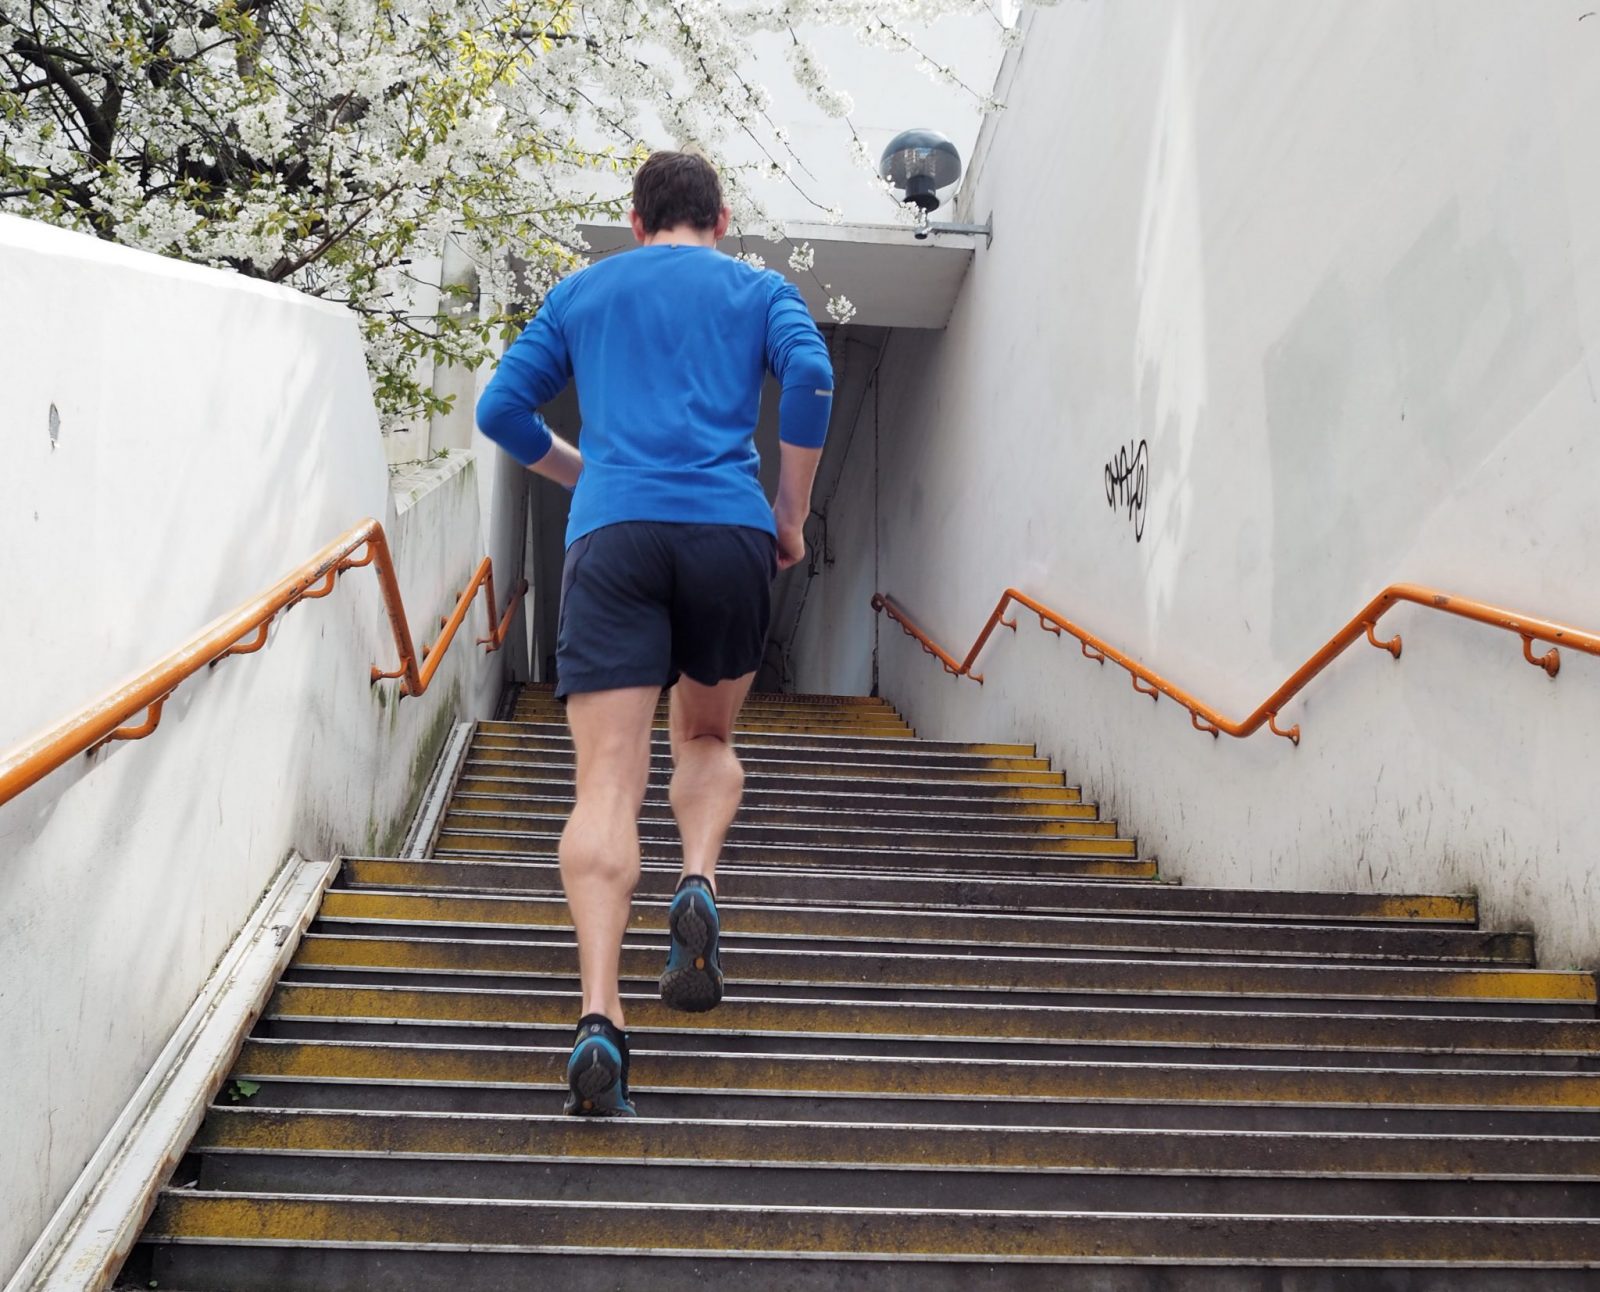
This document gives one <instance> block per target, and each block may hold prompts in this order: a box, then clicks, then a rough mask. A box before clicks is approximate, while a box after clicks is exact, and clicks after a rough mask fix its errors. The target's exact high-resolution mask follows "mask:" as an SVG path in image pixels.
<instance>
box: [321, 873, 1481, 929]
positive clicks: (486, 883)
mask: <svg viewBox="0 0 1600 1292" xmlns="http://www.w3.org/2000/svg"><path fill="white" fill-rule="evenodd" d="M679 873H680V872H679V867H678V866H676V865H673V864H671V863H666V864H662V863H654V862H652V863H650V864H649V865H646V866H645V867H644V868H643V870H642V872H641V875H640V881H639V888H638V890H637V892H638V895H639V896H641V897H657V898H665V897H669V896H671V894H672V892H673V891H674V889H675V888H676V887H677V882H678V876H679ZM338 882H339V884H340V885H341V886H344V887H357V888H411V889H423V888H425V889H429V890H434V891H452V890H453V891H459V892H473V891H476V892H519V893H522V894H525V895H536V894H552V895H555V894H559V893H560V891H561V873H560V868H559V867H558V866H557V865H556V863H555V862H553V861H465V860H445V859H438V858H434V859H430V860H426V861H392V860H385V859H382V858H350V859H347V860H346V861H345V863H344V867H343V869H342V870H341V872H340V875H339V881H338ZM717 882H718V886H719V888H720V890H721V892H722V894H723V897H724V898H725V899H731V898H735V897H736V898H737V899H738V900H739V901H740V902H744V903H752V902H777V903H784V902H789V903H797V904H805V905H813V904H815V905H839V906H855V905H872V906H888V905H910V906H920V907H925V908H928V909H935V910H937V909H940V908H948V909H954V910H964V911H996V910H1005V911H1035V912H1045V911H1052V912H1058V913H1063V914H1065V913H1088V912H1099V913H1102V914H1108V915H1119V916H1127V917H1133V918H1138V917H1148V916H1159V915H1188V916H1193V917H1195V918H1216V919H1226V920H1253V919H1264V920H1274V921H1284V922H1290V921H1298V920H1311V921H1317V922H1338V923H1353V924H1391V923H1407V924H1441V925H1461V926H1464V927H1472V926H1473V925H1475V924H1476V922H1477V900H1476V899H1475V898H1474V897H1472V896H1470V895H1459V896H1427V895H1420V894H1363V893H1308V892H1274V891H1272V890H1270V889H1215V888H1188V887H1184V886H1183V885H1179V884H1163V883H1152V882H1150V881H1140V882H1134V883H1120V882H1117V881H1113V880H1093V881H1082V880H1073V879H1060V878H1056V879H1051V878H1022V879H1017V878H1001V877H987V878H984V877H977V876H973V877H966V876H963V877H961V878H942V877H939V876H934V875H927V874H921V875H916V874H906V873H903V872H901V873H896V872H871V871H865V870H860V871H846V872H829V871H826V870H790V871H780V870H775V869H773V868H770V867H757V866H746V865H739V864H736V863H730V864H726V865H723V866H721V867H719V868H718V872H717Z"/></svg>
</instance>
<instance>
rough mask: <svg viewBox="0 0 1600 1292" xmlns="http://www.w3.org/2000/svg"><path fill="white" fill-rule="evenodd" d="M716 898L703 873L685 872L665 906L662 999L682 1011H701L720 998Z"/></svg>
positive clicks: (720, 978)
mask: <svg viewBox="0 0 1600 1292" xmlns="http://www.w3.org/2000/svg"><path fill="white" fill-rule="evenodd" d="M721 931H722V925H721V922H720V921H719V920H718V919H717V899H716V897H715V895H714V894H713V893H712V891H711V885H710V883H709V882H708V881H707V880H706V879H705V877H704V876H702V875H685V876H684V877H683V879H682V880H681V881H679V883H678V891H677V892H676V893H674V894H673V895H672V905H671V906H670V907H668V908H667V932H668V933H670V934H671V935H672V950H671V951H670V952H669V953H668V955H667V967H666V970H665V972H663V973H662V975H661V999H662V1000H663V1001H665V1002H666V1004H667V1006H668V1007H669V1008H671V1009H676V1010H681V1011H682V1012H684V1013H685V1014H703V1013H705V1011H706V1010H708V1009H715V1008H716V1007H717V1003H718V1002H719V1001H720V1000H721V999H722V965H721V963H720V962H719V961H718V959H717V936H718V934H720V933H721Z"/></svg>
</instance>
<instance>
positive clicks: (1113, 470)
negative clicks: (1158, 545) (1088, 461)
mask: <svg viewBox="0 0 1600 1292" xmlns="http://www.w3.org/2000/svg"><path fill="white" fill-rule="evenodd" d="M1149 485H1150V442H1149V441H1148V440H1140V441H1139V447H1138V448H1134V446H1133V441H1132V440H1129V441H1128V442H1127V444H1125V445H1123V446H1122V447H1121V448H1119V449H1118V450H1117V452H1116V456H1115V457H1113V458H1112V459H1111V461H1109V462H1107V463H1106V502H1107V504H1108V505H1109V506H1110V507H1111V510H1112V511H1117V510H1120V509H1121V508H1124V507H1125V508H1127V511H1128V519H1129V520H1131V521H1132V522H1133V541H1134V542H1135V543H1137V542H1138V541H1139V540H1140V539H1142V538H1143V537H1144V504H1145V499H1146V497H1147V496H1148V491H1149Z"/></svg>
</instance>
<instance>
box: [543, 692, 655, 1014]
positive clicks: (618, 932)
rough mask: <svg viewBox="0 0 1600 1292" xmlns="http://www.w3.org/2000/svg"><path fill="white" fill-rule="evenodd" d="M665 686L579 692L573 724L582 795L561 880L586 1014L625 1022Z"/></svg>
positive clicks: (565, 846) (570, 707)
mask: <svg viewBox="0 0 1600 1292" xmlns="http://www.w3.org/2000/svg"><path fill="white" fill-rule="evenodd" d="M660 694H661V693H660V691H659V690H657V689H656V688H655V687H653V686H643V687H628V688H626V689H624V690H618V691H596V692H593V693H592V694H588V695H575V696H573V697H572V698H571V699H569V700H568V701H567V724H568V725H569V726H570V727H571V728H572V743H573V746H574V748H575V750H576V753H577V762H578V781H577V802H576V804H575V806H574V807H573V809H572V816H571V817H569V818H568V820H567V824H566V828H565V829H564V830H563V831H562V832H561V883H562V886H563V887H564V888H565V889H566V892H567V907H568V909H569V910H570V911H571V912H572V922H573V924H574V925H575V926H576V927H577V930H578V972H579V975H580V977H581V978H582V981H583V1009H582V1013H584V1014H604V1015H605V1016H606V1017H607V1018H609V1019H610V1020H611V1021H612V1022H613V1023H615V1024H616V1025H617V1026H618V1027H619V1028H620V1027H623V1026H624V1020H623V1017H622V996H621V993H620V990H619V988H618V985H617V978H618V973H619V969H620V965H621V958H622V935H623V933H624V932H626V931H627V927H628V913H629V908H630V906H631V904H632V901H633V890H634V887H635V886H636V885H637V884H638V882H639V808H640V807H641V805H642V804H643V803H644V791H645V783H646V781H647V780H648V779H649V775H650V725H651V720H652V718H653V717H654V715H655V707H656V701H657V699H658V698H659V697H660Z"/></svg>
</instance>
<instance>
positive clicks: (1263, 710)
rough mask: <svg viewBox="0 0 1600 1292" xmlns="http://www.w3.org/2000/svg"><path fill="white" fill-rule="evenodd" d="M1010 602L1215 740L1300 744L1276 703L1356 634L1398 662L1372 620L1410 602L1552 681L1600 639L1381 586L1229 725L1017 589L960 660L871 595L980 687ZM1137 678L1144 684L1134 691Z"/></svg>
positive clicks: (1395, 641)
mask: <svg viewBox="0 0 1600 1292" xmlns="http://www.w3.org/2000/svg"><path fill="white" fill-rule="evenodd" d="M1012 602H1016V603H1017V604H1018V605H1022V606H1026V607H1027V608H1028V609H1029V610H1031V611H1033V613H1034V614H1036V615H1037V616H1038V617H1039V627H1040V628H1042V629H1044V630H1045V631H1046V632H1050V633H1054V634H1055V635H1056V636H1058V637H1059V636H1060V635H1061V634H1062V632H1067V633H1070V634H1071V635H1072V636H1074V637H1076V638H1077V639H1078V641H1079V643H1081V649H1082V651H1083V654H1084V656H1085V657H1086V658H1088V659H1092V660H1095V661H1096V662H1097V663H1100V664H1104V663H1105V662H1106V660H1107V659H1110V660H1112V661H1114V662H1115V663H1117V664H1120V665H1121V666H1122V667H1123V668H1125V669H1127V670H1128V672H1129V673H1130V674H1131V675H1132V681H1133V689H1134V690H1135V691H1138V692H1139V693H1140V694H1141V695H1148V696H1150V697H1151V698H1152V699H1155V700H1159V699H1160V698H1161V696H1163V695H1166V696H1170V697H1171V698H1172V699H1174V700H1176V701H1177V702H1178V703H1179V704H1180V705H1182V706H1183V707H1184V708H1185V709H1187V710H1188V711H1189V721H1190V722H1191V723H1192V724H1193V726H1194V727H1195V729H1196V730H1197V731H1203V732H1206V733H1207V734H1208V735H1210V736H1212V737H1215V736H1217V735H1218V734H1219V733H1222V732H1226V733H1227V734H1228V735H1230V736H1237V737H1239V738H1240V739H1243V738H1244V737H1245V736H1249V735H1253V734H1255V732H1256V731H1258V730H1259V729H1260V728H1261V727H1263V726H1265V727H1267V728H1268V729H1269V730H1270V731H1271V732H1272V733H1273V734H1274V735H1277V736H1282V737H1284V738H1285V739H1286V740H1290V741H1292V742H1293V743H1295V744H1296V745H1298V744H1299V743H1300V727H1299V725H1298V724H1296V725H1295V726H1293V727H1289V728H1287V729H1285V728H1283V727H1280V726H1278V714H1279V713H1280V712H1281V711H1282V709H1283V706H1284V705H1285V704H1287V703H1288V702H1289V701H1290V700H1292V699H1293V698H1294V697H1295V696H1296V695H1298V694H1299V693H1300V692H1301V691H1302V690H1304V689H1305V687H1306V685H1307V684H1308V683H1309V682H1310V681H1311V679H1312V678H1314V677H1316V676H1317V674H1319V673H1321V672H1322V670H1323V669H1325V668H1327V666H1328V665H1329V664H1331V663H1332V662H1333V661H1334V660H1335V659H1336V658H1337V657H1338V656H1340V655H1342V654H1343V653H1344V652H1345V650H1346V649H1347V648H1348V647H1349V646H1351V645H1352V644H1353V643H1355V642H1356V641H1359V640H1360V639H1361V638H1362V637H1365V638H1366V639H1367V641H1369V642H1370V643H1371V644H1372V645H1374V646H1376V647H1377V648H1378V649H1379V650H1386V651H1388V652H1389V653H1390V654H1391V655H1393V656H1394V657H1395V658H1396V659H1399V658H1400V638H1399V636H1398V635H1396V636H1395V637H1393V638H1391V639H1390V640H1388V641H1379V640H1378V636H1377V633H1376V631H1375V630H1376V628H1377V624H1378V620H1379V619H1381V618H1382V617H1383V616H1384V614H1385V613H1387V612H1388V611H1389V610H1390V609H1391V608H1393V607H1394V606H1396V605H1398V604H1400V603H1401V602H1410V603H1411V604H1412V605H1418V606H1422V607H1424V608H1425V609H1428V610H1438V611H1441V612H1442V613H1444V614H1447V615H1457V616H1459V617H1460V618H1462V619H1471V620H1473V621H1474V622H1476V623H1480V624H1488V625H1489V626H1490V627H1492V628H1502V629H1504V630H1505V631H1506V632H1510V633H1515V634H1516V635H1517V636H1519V637H1521V638H1522V657H1523V658H1524V659H1525V660H1527V661H1528V663H1530V664H1532V665H1534V666H1536V667H1538V668H1542V669H1543V670H1544V671H1545V672H1546V673H1548V674H1549V675H1550V676H1551V677H1554V676H1555V675H1556V673H1557V672H1559V671H1560V668H1561V652H1560V650H1559V649H1558V647H1560V646H1570V647H1571V648H1572V649H1573V650H1577V651H1582V652H1583V653H1584V654H1586V655H1600V635H1596V634H1595V633H1589V632H1584V631H1583V630H1582V629H1580V628H1572V627H1569V626H1567V625H1566V624H1558V623H1553V622H1551V621H1550V620H1548V619H1535V618H1533V617H1532V616H1531V615H1523V614H1518V613H1517V612H1516V611H1514V610H1503V609H1501V608H1500V607H1499V606H1490V605H1485V604H1484V603H1483V602H1481V601H1471V600H1468V599H1467V598H1466V597H1455V596H1451V595H1450V594H1448V593H1444V592H1438V591H1436V590H1434V589H1433V588H1424V587H1420V586H1418V585H1417V584H1414V583H1395V584H1391V585H1390V586H1389V587H1387V588H1385V589H1384V590H1383V591H1382V592H1380V593H1379V594H1378V595H1377V596H1375V597H1374V598H1373V599H1372V600H1371V601H1369V602H1368V603H1367V604H1366V607H1365V608H1364V609H1363V610H1362V611H1361V613H1360V614H1358V615H1356V616H1355V618H1353V619H1352V620H1350V622H1349V623H1347V624H1346V625H1345V626H1344V627H1343V628H1341V629H1340V630H1339V631H1338V632H1337V633H1335V634H1334V635H1333V637H1331V638H1330V639H1329V640H1328V643H1327V644H1326V645H1325V646H1323V647H1322V649H1321V650H1319V651H1318V652H1317V653H1316V654H1315V655H1313V656H1312V657H1311V658H1310V659H1308V660H1307V661H1306V662H1305V663H1304V664H1302V665H1301V666H1300V667H1299V668H1297V669H1296V670H1295V671H1294V672H1293V673H1291V674H1290V675H1289V677H1288V679H1287V680H1286V681H1285V682H1284V683H1283V685H1282V686H1280V687H1279V688H1278V689H1277V690H1276V691H1274V692H1273V693H1272V694H1271V695H1269V696H1268V697H1267V698H1266V699H1265V700H1263V701H1262V702H1261V703H1260V704H1259V705H1257V706H1256V708H1255V710H1254V712H1252V713H1251V714H1250V715H1249V716H1248V717H1246V718H1244V719H1243V720H1242V721H1239V722H1234V721H1232V720H1231V719H1229V718H1227V717H1225V716H1224V715H1223V714H1221V713H1219V712H1218V711H1217V710H1216V709H1213V708H1212V707H1211V706H1210V705H1209V704H1206V703H1205V702H1204V701H1202V700H1199V699H1197V698H1196V697H1195V696H1193V695H1191V694H1189V692H1187V691H1185V690H1184V689H1183V688H1182V687H1179V686H1177V685H1175V684H1174V683H1172V682H1169V681H1168V680H1167V679H1166V678H1164V677H1162V676H1161V674H1159V673H1157V672H1155V671H1154V670H1153V669H1149V668H1146V667H1145V666H1144V665H1143V664H1141V663H1139V662H1138V661H1137V660H1135V659H1132V658H1130V657H1129V656H1127V655H1125V654H1123V653H1122V652H1121V651H1119V650H1118V649H1117V648H1116V647H1115V646H1112V645H1110V644H1108V643H1107V642H1105V641H1103V640H1102V639H1101V638H1099V637H1096V636H1095V635H1094V634H1093V633H1091V632H1089V631H1088V630H1087V629H1084V628H1080V627H1079V626H1078V625H1077V624H1075V623H1073V622H1072V621H1071V620H1070V619H1067V618H1066V617H1065V616H1064V615H1062V614H1060V613H1059V612H1058V611H1055V610H1052V609H1050V607H1049V606H1046V605H1042V604H1040V603H1039V602H1037V601H1035V600H1034V599H1033V598H1032V597H1030V596H1028V595H1027V594H1026V593H1023V592H1019V591H1017V589H1016V588H1007V589H1006V590H1005V592H1004V593H1003V594H1002V595H1001V597H1000V600H999V602H998V603H996V605H995V608H994V611H993V613H992V614H990V616H989V620H988V622H987V623H985V624H984V626H983V631H982V632H981V633H979V634H978V640H977V641H975V642H973V643H972V649H971V650H969V651H968V652H967V656H966V658H965V659H963V660H959V661H958V660H957V659H956V658H955V656H953V655H951V654H950V653H949V652H948V651H946V650H944V649H943V648H941V647H940V646H939V645H938V643H936V642H935V641H934V640H933V639H932V638H931V637H929V636H928V634H927V633H925V632H923V631H922V629H921V628H919V627H918V626H917V625H916V623H915V622H914V621H913V620H912V618H911V617H910V616H909V615H908V614H906V612H905V611H904V610H902V609H901V608H900V607H899V606H898V605H896V604H895V602H894V601H893V599H892V598H890V597H887V596H885V595H884V594H883V593H881V592H879V593H875V594H873V598H872V608H873V609H874V610H877V611H882V612H883V613H884V614H887V615H888V616H889V618H891V619H893V620H894V621H895V622H896V623H898V624H899V625H900V627H901V629H902V630H904V632H905V634H906V635H907V636H908V637H914V638H915V639H916V640H917V641H918V643H920V645H921V646H922V649H923V650H924V651H925V652H927V653H928V654H929V655H932V656H933V657H934V658H935V659H937V660H938V661H939V662H940V663H941V664H942V665H943V666H944V670H945V672H946V673H949V674H951V675H952V676H953V677H970V678H971V679H972V680H973V681H974V682H976V683H978V684H979V685H980V686H981V685H983V674H981V673H974V672H973V671H972V665H973V664H974V662H976V660H977V658H978V655H979V653H980V652H981V651H982V650H983V648H984V645H985V644H986V643H987V642H988V640H989V637H990V635H991V634H992V633H993V632H994V630H995V629H996V628H1000V627H1005V628H1009V629H1011V631H1012V632H1015V631H1016V629H1017V621H1016V620H1015V619H1007V618H1006V617H1005V612H1006V610H1007V608H1008V607H1009V606H1010V605H1011V603H1012ZM1536 641H1541V642H1550V643H1552V645H1551V646H1550V649H1549V650H1548V651H1546V652H1545V653H1544V654H1542V655H1535V654H1534V653H1533V643H1534V642H1536ZM1141 681H1143V682H1145V683H1147V684H1148V686H1147V687H1146V686H1140V685H1139V683H1140V682H1141Z"/></svg>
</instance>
